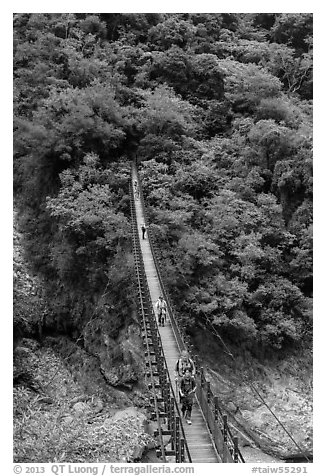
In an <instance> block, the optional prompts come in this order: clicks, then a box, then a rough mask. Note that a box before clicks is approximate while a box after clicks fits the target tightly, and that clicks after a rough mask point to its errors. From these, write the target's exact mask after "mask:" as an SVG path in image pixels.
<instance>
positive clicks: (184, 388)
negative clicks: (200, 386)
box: [179, 368, 196, 425]
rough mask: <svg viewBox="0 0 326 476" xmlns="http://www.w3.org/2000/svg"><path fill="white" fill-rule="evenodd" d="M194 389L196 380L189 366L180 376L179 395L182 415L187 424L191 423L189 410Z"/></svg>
mask: <svg viewBox="0 0 326 476" xmlns="http://www.w3.org/2000/svg"><path fill="white" fill-rule="evenodd" d="M195 391H196V382H195V379H194V377H193V376H192V374H191V371H190V369H189V368H187V369H186V371H185V374H184V376H183V377H182V378H181V381H180V387H179V395H180V403H181V412H182V416H183V417H184V418H185V419H186V422H187V423H188V425H191V412H192V406H193V403H194V395H195Z"/></svg>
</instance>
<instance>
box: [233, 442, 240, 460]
mask: <svg viewBox="0 0 326 476" xmlns="http://www.w3.org/2000/svg"><path fill="white" fill-rule="evenodd" d="M233 444H234V455H233V459H234V462H235V463H239V439H238V437H237V436H235V437H234V438H233Z"/></svg>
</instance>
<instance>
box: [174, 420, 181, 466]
mask: <svg viewBox="0 0 326 476" xmlns="http://www.w3.org/2000/svg"><path fill="white" fill-rule="evenodd" d="M175 462H176V463H181V458H180V418H179V417H178V416H176V417H175Z"/></svg>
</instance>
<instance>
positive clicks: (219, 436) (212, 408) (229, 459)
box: [136, 169, 245, 463]
mask: <svg viewBox="0 0 326 476" xmlns="http://www.w3.org/2000/svg"><path fill="white" fill-rule="evenodd" d="M136 173H137V182H138V188H139V195H140V200H141V203H142V206H143V210H144V221H145V226H146V229H147V234H148V238H149V244H150V247H151V251H152V255H153V259H154V263H155V267H156V270H157V275H158V279H159V283H160V288H161V291H162V295H163V297H164V299H165V301H166V303H167V308H168V314H169V317H170V324H171V327H172V329H173V332H174V335H175V338H176V341H177V344H178V348H179V351H180V352H181V351H182V350H187V351H188V352H189V354H190V355H191V357H192V359H193V360H194V362H195V365H196V384H197V389H196V397H197V400H198V403H199V405H200V407H201V410H202V412H203V415H204V417H205V420H206V423H207V426H208V428H209V430H210V433H211V436H212V439H213V441H214V444H215V448H216V450H217V452H218V454H219V455H220V457H221V458H222V461H223V463H244V462H245V460H244V458H243V456H242V454H241V452H240V450H239V446H238V437H236V436H233V435H232V433H231V430H230V427H229V425H228V422H227V415H226V414H225V413H223V411H222V409H221V407H220V405H219V402H218V398H217V397H215V396H214V395H213V394H212V391H211V389H210V382H209V381H208V380H206V378H205V376H204V371H203V368H200V369H199V368H198V358H197V357H196V356H194V355H193V346H192V344H191V342H190V338H189V336H188V335H187V334H186V332H185V330H184V329H183V327H182V326H181V325H180V323H179V322H178V319H177V317H176V314H175V312H174V309H173V305H172V302H171V300H170V297H169V293H168V292H167V290H166V288H165V285H164V281H163V279H162V266H161V264H160V262H159V259H158V256H159V250H158V248H157V246H156V240H155V236H154V234H153V232H152V230H151V227H150V223H149V220H148V216H147V211H146V206H145V200H144V195H143V190H142V186H141V181H140V177H139V173H138V170H137V169H136Z"/></svg>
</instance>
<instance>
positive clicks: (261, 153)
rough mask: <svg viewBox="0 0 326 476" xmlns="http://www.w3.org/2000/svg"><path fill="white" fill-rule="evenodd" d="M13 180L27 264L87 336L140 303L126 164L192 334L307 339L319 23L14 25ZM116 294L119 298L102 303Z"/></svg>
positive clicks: (171, 17) (207, 18)
mask: <svg viewBox="0 0 326 476" xmlns="http://www.w3.org/2000/svg"><path fill="white" fill-rule="evenodd" d="M14 78H15V82H14V97H15V103H14V115H15V116H14V121H15V122H14V133H15V155H14V178H15V184H14V185H15V193H16V196H17V200H18V202H19V206H20V215H21V224H22V227H23V229H24V231H25V233H26V237H27V238H26V250H27V253H28V256H29V258H30V260H31V261H32V262H33V263H34V266H35V267H36V269H37V270H38V271H39V272H42V273H44V274H45V275H46V276H47V277H48V280H49V283H50V284H49V288H50V289H51V296H52V300H53V309H54V312H55V315H56V319H57V320H59V321H61V320H65V321H67V320H68V321H69V320H71V322H72V323H74V325H75V324H76V323H77V322H78V321H79V320H80V318H82V320H83V319H84V318H85V319H86V318H88V317H89V314H90V311H89V309H90V308H91V306H92V303H94V302H97V300H96V299H98V298H99V297H100V296H102V295H103V294H105V291H106V289H107V286H109V293H108V294H109V297H107V298H106V299H105V300H102V301H101V303H102V304H101V306H102V308H101V309H100V311H99V312H106V311H105V309H107V308H108V307H110V306H111V307H112V306H115V308H116V309H118V312H122V313H123V315H124V316H126V315H127V314H128V308H129V309H130V301H131V294H132V292H131V288H130V282H131V281H130V275H131V273H132V266H131V261H130V259H129V255H130V227H129V218H128V214H129V211H128V197H127V195H128V174H129V160H130V159H131V158H132V157H133V156H134V155H135V154H136V155H137V157H138V161H139V163H140V169H141V173H142V178H143V186H144V193H145V196H146V200H147V203H148V207H149V212H150V217H151V227H152V229H153V231H154V232H155V235H156V237H157V241H158V245H159V247H160V249H161V254H162V259H163V261H164V265H165V269H166V275H167V284H168V286H169V289H170V291H171V295H172V298H173V300H174V302H175V304H176V306H177V308H178V310H179V312H180V314H181V315H182V316H183V318H184V321H185V322H186V323H188V324H189V325H190V326H191V325H193V324H194V323H196V322H197V321H198V320H200V321H203V320H205V319H209V320H211V321H212V322H214V323H215V324H216V325H217V327H218V328H219V329H220V331H221V332H222V333H223V334H224V335H225V336H228V337H229V338H230V339H231V340H232V341H233V342H235V343H245V344H246V345H248V346H249V347H250V348H252V349H256V348H257V347H263V348H271V347H274V348H275V347H276V348H280V347H282V346H285V345H288V344H294V343H295V342H299V341H300V340H301V339H302V338H303V337H304V336H306V335H307V334H309V332H310V322H311V297H312V15H310V14H297V13H296V14H294V13H293V14H286V13H282V14H196V13H191V14H118V13H112V14H16V15H15V16H14ZM105 295H106V294H105Z"/></svg>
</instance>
